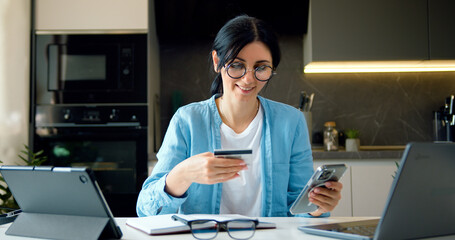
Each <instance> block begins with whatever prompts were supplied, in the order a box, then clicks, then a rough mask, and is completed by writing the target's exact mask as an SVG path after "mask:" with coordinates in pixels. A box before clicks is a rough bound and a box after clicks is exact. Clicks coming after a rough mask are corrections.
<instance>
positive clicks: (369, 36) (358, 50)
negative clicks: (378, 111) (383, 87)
mask: <svg viewBox="0 0 455 240" xmlns="http://www.w3.org/2000/svg"><path fill="white" fill-rule="evenodd" d="M309 16H310V17H309V23H308V24H309V26H308V33H307V34H306V35H305V36H304V64H305V65H306V64H308V63H309V62H312V61H368V60H410V59H413V60H416V59H422V60H423V59H428V27H427V26H428V24H427V22H428V21H427V0H400V1H396V0H369V1H364V0H336V1H333V0H317V1H310V13H309Z"/></svg>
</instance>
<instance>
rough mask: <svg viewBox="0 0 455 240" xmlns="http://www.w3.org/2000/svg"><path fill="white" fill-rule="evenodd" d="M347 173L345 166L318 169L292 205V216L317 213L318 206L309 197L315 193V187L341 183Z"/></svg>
mask: <svg viewBox="0 0 455 240" xmlns="http://www.w3.org/2000/svg"><path fill="white" fill-rule="evenodd" d="M345 171H346V165H345V164H327V165H322V166H320V167H318V168H317V169H316V171H315V172H314V174H313V176H312V177H311V178H310V180H308V183H307V184H306V185H305V187H304V188H303V190H302V191H301V192H300V194H299V196H298V197H297V199H296V200H295V201H294V203H293V204H292V206H291V208H290V212H291V213H292V214H299V213H309V212H314V211H316V210H317V209H318V206H316V205H314V204H313V203H311V202H310V200H309V196H308V195H309V194H310V192H311V191H313V189H314V188H315V187H325V186H324V184H325V183H326V182H328V181H335V182H336V181H339V180H340V179H341V177H342V176H343V175H344V172H345Z"/></svg>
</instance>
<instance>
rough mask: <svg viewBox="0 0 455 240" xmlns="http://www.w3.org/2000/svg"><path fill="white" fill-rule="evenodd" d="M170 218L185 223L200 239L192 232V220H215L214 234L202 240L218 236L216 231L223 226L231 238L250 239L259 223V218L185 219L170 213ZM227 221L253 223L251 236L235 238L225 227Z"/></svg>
mask: <svg viewBox="0 0 455 240" xmlns="http://www.w3.org/2000/svg"><path fill="white" fill-rule="evenodd" d="M172 219H173V220H174V221H179V222H182V223H184V224H186V225H188V226H189V227H190V230H191V234H192V235H193V237H194V238H196V239H200V238H198V237H196V236H195V235H194V233H193V227H192V225H193V223H194V222H201V221H202V222H204V221H207V222H216V223H217V225H216V234H215V235H214V236H213V237H212V238H204V240H208V239H214V238H216V236H218V233H219V232H220V228H223V229H224V230H226V232H227V233H228V235H229V237H231V238H232V239H239V240H244V239H250V238H252V237H253V236H254V233H255V232H256V227H257V225H258V224H259V220H257V219H230V220H226V221H217V220H215V219H195V220H189V221H188V220H186V219H184V218H181V217H179V216H177V215H172ZM229 222H250V223H254V228H253V229H252V231H253V234H251V236H250V237H249V238H235V237H233V236H232V235H231V233H230V231H229V229H228V228H227V224H228V223H229Z"/></svg>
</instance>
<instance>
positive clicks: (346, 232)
mask: <svg viewBox="0 0 455 240" xmlns="http://www.w3.org/2000/svg"><path fill="white" fill-rule="evenodd" d="M454 176H455V143H449V142H439V143H437V142H435V143H409V144H408V145H407V146H406V149H405V150H404V153H403V157H402V159H401V163H400V167H399V169H398V171H397V175H396V177H395V179H394V182H393V183H392V187H391V190H390V193H389V196H388V199H387V202H386V205H385V209H384V211H383V213H382V216H381V218H380V219H377V220H362V221H356V222H345V223H337V224H321V225H314V226H300V227H299V229H300V230H302V231H303V232H305V233H310V234H316V235H322V236H327V237H335V238H341V239H416V238H425V237H435V236H444V235H453V234H455V225H454V223H455V184H454Z"/></svg>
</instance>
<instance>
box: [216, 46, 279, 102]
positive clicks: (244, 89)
mask: <svg viewBox="0 0 455 240" xmlns="http://www.w3.org/2000/svg"><path fill="white" fill-rule="evenodd" d="M213 63H214V67H215V71H216V68H217V64H218V57H217V56H216V52H214V53H213ZM231 64H234V65H233V66H239V65H241V64H243V65H244V66H245V67H246V69H247V72H246V73H245V75H243V76H242V77H240V78H238V79H235V78H232V77H230V76H229V75H228V74H227V69H226V67H227V65H226V66H223V68H222V69H221V76H222V79H223V92H224V93H223V96H225V97H227V98H229V99H232V100H234V99H235V100H237V101H251V100H256V97H257V95H258V94H259V92H260V91H261V89H262V88H263V87H264V86H265V84H266V83H267V82H262V81H258V80H257V79H256V77H255V75H254V74H255V71H254V69H256V68H257V67H260V66H263V65H268V66H270V67H273V66H272V54H271V53H270V50H269V48H268V47H267V46H266V45H265V44H264V43H262V42H259V41H255V42H252V43H249V44H248V45H246V46H245V47H244V48H243V49H242V50H241V51H240V52H239V54H238V55H237V57H236V58H235V59H234V60H233V61H232V63H231Z"/></svg>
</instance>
